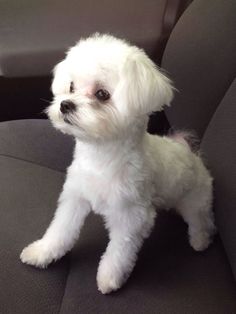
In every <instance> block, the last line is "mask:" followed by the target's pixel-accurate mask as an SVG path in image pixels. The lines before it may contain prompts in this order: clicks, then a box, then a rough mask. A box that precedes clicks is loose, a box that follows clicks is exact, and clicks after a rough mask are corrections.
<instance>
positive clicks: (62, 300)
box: [0, 120, 236, 314]
mask: <svg viewBox="0 0 236 314" xmlns="http://www.w3.org/2000/svg"><path fill="white" fill-rule="evenodd" d="M28 123H29V124H30V132H28V135H27V136H25V145H28V146H29V147H28V150H29V151H32V152H33V151H34V150H35V153H36V152H37V151H40V145H41V146H42V149H43V150H44V151H45V154H46V155H48V156H52V155H53V152H54V149H55V147H56V153H57V154H58V151H57V146H54V144H53V143H54V142H56V141H59V142H60V138H61V146H60V149H62V150H63V151H66V150H67V152H68V155H67V156H66V155H64V156H63V158H65V160H64V163H63V165H66V164H68V162H69V160H70V159H71V155H72V146H71V148H70V149H68V143H67V141H65V138H64V136H63V135H62V134H60V133H56V132H54V130H53V129H52V128H51V127H49V122H48V121H35V120H34V121H28ZM47 123H48V126H47ZM29 124H27V123H25V121H13V122H9V123H8V124H7V125H8V127H7V128H6V127H5V126H6V125H5V123H3V124H0V130H1V131H0V143H1V144H0V146H1V154H0V173H1V176H0V197H1V205H0V260H1V270H0V287H1V289H0V299H1V302H0V313H4V314H5V313H6V314H8V313H9V314H12V313H19V314H21V313H22V314H23V313H36V314H37V313H39V314H42V313H43V314H47V313H48V314H54V313H60V314H71V313H75V314H76V313H86V314H90V313H91V314H94V313H98V314H100V313H101V314H104V313H107V314H110V313H114V314H121V313H122V314H123V313H138V314H144V313H145V314H152V313H156V312H158V313H181V314H182V313H189V312H193V313H194V312H197V313H203V314H204V313H206V314H209V313H214V314H218V313H219V314H225V313H234V312H235V310H236V298H235V294H236V289H235V284H234V281H233V276H232V273H231V269H230V267H229V264H228V261H227V258H226V255H225V253H224V249H223V247H222V244H221V241H220V239H219V238H218V237H217V238H216V239H215V241H214V243H213V245H212V246H211V247H210V248H209V249H208V250H207V251H205V252H203V253H196V252H194V251H193V250H192V248H191V247H190V246H189V244H188V240H187V230H186V225H185V224H184V222H183V221H182V220H181V219H180V218H179V217H178V216H176V215H175V214H172V213H165V212H163V213H162V214H160V217H159V218H158V219H157V222H156V226H155V229H154V231H153V233H152V234H151V237H150V238H149V239H147V241H146V242H145V244H144V247H143V249H142V251H141V253H140V256H139V259H138V262H137V265H136V267H135V269H134V272H133V274H132V275H131V277H130V279H129V281H128V282H127V284H126V285H125V286H124V288H122V289H121V290H120V291H118V292H116V293H113V294H111V295H109V296H104V295H101V293H100V292H99V291H98V290H97V287H96V270H97V267H98V262H99V258H100V256H101V255H102V253H103V251H104V249H105V247H106V244H107V235H106V232H105V229H104V226H103V222H102V220H101V218H100V217H98V216H95V215H93V214H91V215H90V216H89V217H88V219H87V220H86V222H85V226H84V228H83V230H82V232H81V237H80V239H79V241H78V242H77V245H76V246H75V247H74V248H73V250H72V251H71V252H70V253H69V254H67V256H65V257H64V258H63V259H62V260H60V261H58V262H57V263H55V264H53V265H51V266H49V267H48V269H46V270H38V269H36V268H34V267H30V266H27V265H24V264H22V263H21V262H20V260H19V254H20V252H21V250H22V249H23V247H24V246H25V245H27V244H29V243H30V242H32V241H33V240H36V239H38V238H39V237H40V236H41V235H42V234H43V233H44V231H45V229H46V227H47V226H48V224H49V222H50V220H51V219H52V216H53V212H54V210H55V207H56V201H57V198H58V195H59V193H60V190H61V187H62V184H63V181H64V172H62V171H59V170H54V169H52V168H53V164H54V163H53V162H52V159H50V163H49V162H48V161H47V162H46V161H45V159H43V158H39V159H37V158H36V155H35V156H34V155H33V154H32V155H30V158H29V159H28V160H26V158H25V157H26V156H25V155H21V153H22V152H23V153H25V151H24V149H23V150H22V152H21V145H18V146H17V145H16V143H15V141H13V140H12V139H13V138H14V136H15V135H14V136H13V134H11V133H15V132H16V130H17V131H18V132H19V134H26V133H27V132H26V131H29V128H28V127H29ZM40 124H41V126H42V128H43V129H44V130H45V136H46V135H47V138H48V139H49V138H50V141H51V143H52V145H48V147H47V151H46V150H45V147H44V143H43V141H39V143H38V144H37V145H36V146H35V142H34V141H33V140H32V138H34V137H36V135H37V134H38V133H39V130H38V129H39V127H40ZM23 129H24V130H25V131H24V130H23ZM46 130H47V131H46ZM31 136H32V138H30V137H31ZM3 139H4V145H5V146H4V147H3ZM8 139H9V141H8ZM11 146H15V148H14V150H13V148H12V147H11ZM5 149H6V150H7V154H4V150H5ZM6 155H7V156H6ZM66 158H67V160H66ZM22 159H25V160H22ZM40 163H42V165H40ZM55 164H57V161H56V162H55ZM63 167H64V166H62V164H60V167H59V168H60V169H61V170H62V168H63ZM50 168H51V169H50ZM63 170H64V171H65V169H63Z"/></svg>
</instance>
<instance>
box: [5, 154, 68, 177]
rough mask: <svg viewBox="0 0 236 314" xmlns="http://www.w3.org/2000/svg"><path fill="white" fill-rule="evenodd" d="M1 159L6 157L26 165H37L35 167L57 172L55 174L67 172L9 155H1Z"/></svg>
mask: <svg viewBox="0 0 236 314" xmlns="http://www.w3.org/2000/svg"><path fill="white" fill-rule="evenodd" d="M0 157H6V158H10V159H15V160H20V161H24V162H26V163H29V164H32V165H35V166H39V167H42V168H45V169H49V170H52V171H55V172H59V173H61V174H65V171H61V170H58V169H54V168H51V167H48V166H45V165H41V164H39V163H37V162H33V161H30V160H27V159H24V158H20V157H15V156H12V155H8V154H0Z"/></svg>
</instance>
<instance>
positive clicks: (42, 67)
mask: <svg viewBox="0 0 236 314" xmlns="http://www.w3.org/2000/svg"><path fill="white" fill-rule="evenodd" d="M182 2H184V1H182ZM166 4H167V0H149V1H142V0H129V1H126V0H120V1H112V2H111V1H109V0H102V1H101V0H100V1H92V0H80V1H77V0H68V1H61V0H59V1H52V0H49V1H38V2H32V1H31V0H24V1H20V2H19V1H17V0H15V1H11V2H10V3H9V1H6V0H5V1H1V2H0V12H1V13H0V17H1V18H0V72H1V73H0V75H3V76H6V77H17V76H20V77H22V76H23V77H25V76H43V75H48V74H49V73H50V72H51V70H52V68H53V67H54V65H55V64H56V63H57V62H58V61H59V60H60V59H62V58H63V57H64V52H65V50H66V49H68V47H69V46H72V45H74V44H75V42H76V41H78V40H79V38H80V37H81V36H82V37H86V36H88V35H90V34H91V33H94V32H102V33H103V32H108V33H112V34H114V35H117V36H119V37H123V38H127V39H129V40H130V41H132V42H133V43H136V44H138V45H140V46H141V47H144V48H145V49H146V51H147V52H148V53H149V54H150V55H151V56H152V57H154V58H155V57H156V54H157V55H158V57H159V50H160V49H159V48H161V49H162V48H163V47H162V45H163V42H162V41H163V34H162V23H163V16H164V15H165V8H166ZM168 18H169V20H170V17H168ZM49 29H50V31H49ZM12 30H14V31H12ZM164 40H165V38H164Z"/></svg>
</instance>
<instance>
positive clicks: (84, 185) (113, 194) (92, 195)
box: [71, 165, 126, 212]
mask: <svg viewBox="0 0 236 314" xmlns="http://www.w3.org/2000/svg"><path fill="white" fill-rule="evenodd" d="M74 168H75V169H71V173H72V172H73V176H74V178H75V180H76V181H77V186H78V192H79V193H80V194H81V195H82V196H83V197H84V198H85V199H87V200H88V201H89V202H90V204H91V205H92V208H93V210H94V211H97V212H100V211H101V210H100V209H101V208H106V207H108V205H109V204H111V203H113V202H114V199H117V200H118V199H119V198H120V195H121V194H122V191H123V190H124V185H125V181H126V171H125V167H122V166H120V167H118V169H117V168H116V167H112V166H111V165H110V166H109V165H100V167H99V166H97V167H96V165H93V166H91V167H83V165H79V166H77V167H74ZM76 168H77V169H76Z"/></svg>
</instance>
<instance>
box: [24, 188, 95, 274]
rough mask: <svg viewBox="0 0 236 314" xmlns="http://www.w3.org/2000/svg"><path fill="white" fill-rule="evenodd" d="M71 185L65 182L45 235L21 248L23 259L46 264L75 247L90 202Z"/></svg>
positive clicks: (35, 264)
mask: <svg viewBox="0 0 236 314" xmlns="http://www.w3.org/2000/svg"><path fill="white" fill-rule="evenodd" d="M70 187H71V186H70V184H68V182H65V185H64V189H63V192H62V193H61V196H60V198H59V201H58V208H57V210H56V212H55V215H54V218H53V220H52V222H51V224H50V225H49V227H48V229H47V231H46V233H45V234H44V236H43V237H42V239H40V240H37V241H35V242H33V243H32V244H30V245H28V246H27V247H26V248H25V249H24V250H23V251H22V253H21V255H20V258H21V261H22V262H23V263H26V264H29V265H33V266H37V267H41V268H45V267H47V265H48V264H50V263H51V262H52V261H53V260H54V261H55V260H57V259H59V258H61V257H62V256H63V255H65V254H66V252H68V251H69V250H70V249H71V248H72V247H73V245H74V243H75V241H76V240H77V238H78V237H79V232H80V229H81V227H82V225H83V223H84V220H85V218H86V216H87V215H88V213H89V211H90V205H89V203H88V202H87V201H85V200H84V199H83V198H81V197H80V196H79V195H78V193H77V194H76V192H75V190H74V189H73V190H71V188H70Z"/></svg>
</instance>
